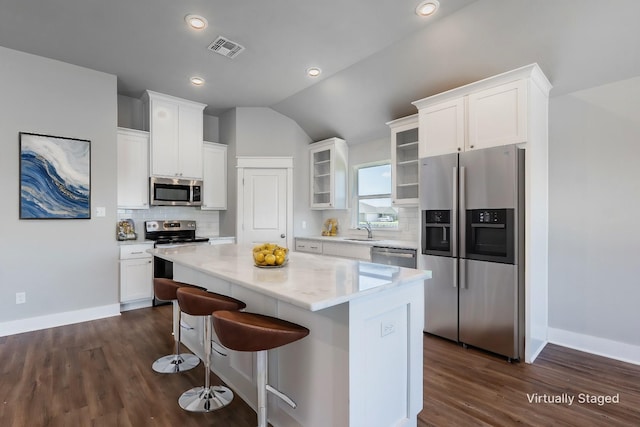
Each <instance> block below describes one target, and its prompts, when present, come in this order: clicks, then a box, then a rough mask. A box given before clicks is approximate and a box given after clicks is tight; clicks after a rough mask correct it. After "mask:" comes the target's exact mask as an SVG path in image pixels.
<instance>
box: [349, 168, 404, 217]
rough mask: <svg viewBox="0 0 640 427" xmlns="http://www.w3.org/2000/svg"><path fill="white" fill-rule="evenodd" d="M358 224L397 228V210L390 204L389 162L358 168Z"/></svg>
mask: <svg viewBox="0 0 640 427" xmlns="http://www.w3.org/2000/svg"><path fill="white" fill-rule="evenodd" d="M357 179H358V182H357V188H358V213H357V215H358V220H357V221H358V226H361V225H364V224H366V223H367V222H369V223H370V224H371V227H372V228H397V227H398V211H397V209H396V208H394V207H392V206H391V164H390V163H385V164H382V165H375V166H363V167H360V168H358V173H357Z"/></svg>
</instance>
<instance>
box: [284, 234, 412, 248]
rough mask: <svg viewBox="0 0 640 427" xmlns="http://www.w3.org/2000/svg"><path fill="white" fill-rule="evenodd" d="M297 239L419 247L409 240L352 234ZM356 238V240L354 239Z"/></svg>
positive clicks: (298, 237)
mask: <svg viewBox="0 0 640 427" xmlns="http://www.w3.org/2000/svg"><path fill="white" fill-rule="evenodd" d="M296 239H307V240H317V241H322V242H335V243H354V244H359V245H367V246H382V247H385V248H399V249H418V243H417V242H412V241H409V240H392V239H378V238H373V239H371V240H369V239H366V238H362V237H350V236H297V237H296ZM353 239H356V240H353Z"/></svg>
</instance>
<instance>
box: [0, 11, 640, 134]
mask: <svg viewBox="0 0 640 427" xmlns="http://www.w3.org/2000/svg"><path fill="white" fill-rule="evenodd" d="M418 3H419V1H418V0H348V1H344V0H324V1H322V2H311V1H309V0H268V1H248V0H238V1H224V0H210V1H207V2H203V1H202V0H183V1H175V0H135V1H131V0H109V1H98V0H90V1H88V0H48V1H41V0H0V45H1V46H4V47H8V48H11V49H17V50H21V51H24V52H29V53H33V54H36V55H40V56H45V57H49V58H53V59H57V60H60V61H64V62H68V63H72V64H76V65H79V66H83V67H88V68H91V69H94V70H99V71H104V72H107V73H111V74H115V75H117V76H118V93H120V94H122V95H127V96H132V97H139V96H140V95H141V94H142V92H143V91H144V90H145V89H150V90H154V91H158V92H162V93H167V94H170V95H173V96H178V97H182V98H186V99H191V100H194V101H198V102H202V103H205V104H207V105H208V106H209V107H208V108H207V110H206V112H207V113H208V114H211V115H214V116H216V115H219V114H221V113H223V112H224V111H226V110H228V109H230V108H233V107H271V108H273V109H274V110H276V111H278V112H280V113H282V114H284V115H286V116H289V117H291V118H292V119H293V120H295V121H296V122H297V123H298V124H299V125H300V126H301V127H302V128H303V129H304V130H305V131H306V132H307V134H309V136H310V137H311V138H312V139H314V140H318V139H323V138H327V137H331V136H339V137H342V138H345V139H346V140H347V141H348V142H349V143H358V142H362V141H367V140H371V139H375V138H380V137H383V136H384V135H388V129H387V128H386V126H385V122H386V121H389V120H392V119H395V118H398V117H401V116H404V115H408V114H412V113H414V112H415V111H416V110H415V107H413V106H412V105H411V101H414V100H417V99H420V98H423V97H426V96H429V95H433V94H435V93H438V92H441V91H443V90H447V89H451V88H454V87H456V86H459V85H462V84H466V83H470V82H472V81H476V80H479V79H481V78H485V77H489V76H491V75H494V74H498V73H501V72H504V71H508V70H510V69H513V68H517V67H519V66H522V65H526V64H529V63H532V62H537V63H538V64H539V65H540V66H541V68H542V70H543V71H544V72H545V73H546V74H547V77H548V78H549V80H550V81H551V83H552V84H553V85H554V88H553V90H552V92H551V94H552V96H556V95H559V94H565V93H569V92H572V91H574V90H578V89H583V88H586V87H593V86H597V85H600V84H604V83H608V82H612V81H617V80H621V79H625V78H630V77H634V76H638V75H640V49H638V40H640V29H639V28H640V26H638V25H637V22H636V21H637V17H638V16H640V2H638V1H637V0H611V1H609V2H602V1H601V0H440V9H439V10H438V12H437V14H436V15H434V16H431V17H428V18H421V17H418V16H417V15H416V14H415V13H414V10H415V7H416V6H417V4H418ZM192 13H195V14H199V15H202V16H204V17H206V18H207V20H208V24H209V25H208V27H207V28H206V29H204V30H201V31H194V30H192V29H190V28H188V27H187V25H186V23H185V21H184V17H185V16H186V15H187V14H192ZM218 36H223V37H226V38H228V39H230V40H232V41H234V42H237V43H239V44H241V45H242V46H244V47H245V50H244V51H243V52H242V53H240V54H239V55H238V56H237V57H235V58H233V59H229V58H226V57H223V56H220V55H218V54H215V53H212V52H211V51H209V50H208V49H207V47H208V46H209V45H210V44H211V43H212V42H213V41H214V40H215V39H216V38H217V37H218ZM0 66H4V64H0ZM312 66H317V67H320V68H321V69H322V71H323V72H322V74H321V75H320V76H319V77H317V78H310V77H308V76H307V75H306V74H305V70H306V69H307V68H309V67H312ZM194 75H197V76H200V77H203V78H204V79H205V80H206V83H205V85H204V86H201V87H195V86H192V85H191V84H190V83H189V78H190V77H191V76H194Z"/></svg>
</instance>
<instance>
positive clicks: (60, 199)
mask: <svg viewBox="0 0 640 427" xmlns="http://www.w3.org/2000/svg"><path fill="white" fill-rule="evenodd" d="M19 140H20V219H90V218H91V141H89V140H86V139H77V138H66V137H61V136H52V135H42V134H37V133H28V132H20V133H19Z"/></svg>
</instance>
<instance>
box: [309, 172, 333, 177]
mask: <svg viewBox="0 0 640 427" xmlns="http://www.w3.org/2000/svg"><path fill="white" fill-rule="evenodd" d="M329 176H331V174H330V173H323V174H320V175H314V176H313V177H314V178H327V177H329Z"/></svg>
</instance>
